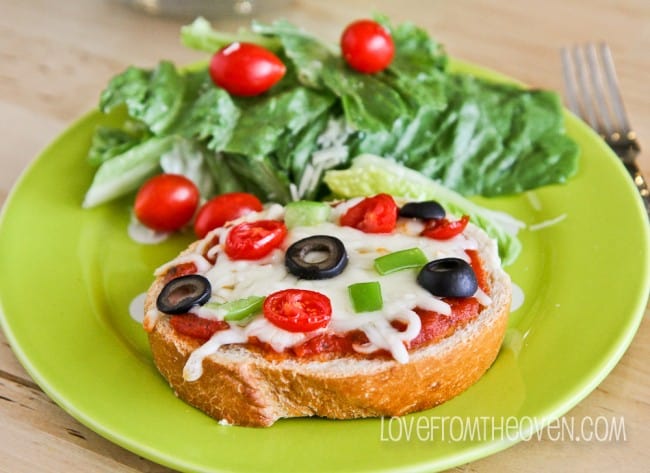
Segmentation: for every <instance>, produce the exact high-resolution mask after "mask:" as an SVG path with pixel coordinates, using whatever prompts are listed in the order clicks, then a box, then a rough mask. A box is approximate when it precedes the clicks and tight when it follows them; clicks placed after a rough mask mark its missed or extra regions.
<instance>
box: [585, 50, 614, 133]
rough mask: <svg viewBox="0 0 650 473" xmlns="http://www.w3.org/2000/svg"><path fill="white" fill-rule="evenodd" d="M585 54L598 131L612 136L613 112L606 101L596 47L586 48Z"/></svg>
mask: <svg viewBox="0 0 650 473" xmlns="http://www.w3.org/2000/svg"><path fill="white" fill-rule="evenodd" d="M584 54H585V56H586V57H587V65H588V67H589V77H590V78H591V87H592V91H593V97H594V99H595V103H596V107H597V113H596V120H597V121H598V130H599V131H600V132H601V133H603V134H605V136H611V135H612V133H613V132H614V128H613V127H612V122H611V121H610V117H611V111H610V108H609V106H608V104H607V101H606V100H605V95H604V87H603V80H602V74H601V73H600V70H601V68H600V67H599V65H598V60H597V59H596V47H595V46H594V45H593V43H589V44H586V45H585V46H584Z"/></svg>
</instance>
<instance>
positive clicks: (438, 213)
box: [399, 200, 445, 220]
mask: <svg viewBox="0 0 650 473" xmlns="http://www.w3.org/2000/svg"><path fill="white" fill-rule="evenodd" d="M399 216H400V217H406V218H421V219H424V220H429V219H432V218H436V219H437V218H445V209H444V208H443V207H442V205H440V204H439V203H438V202H436V201H435V200H427V201H424V202H409V203H408V204H404V205H403V206H402V208H401V209H399Z"/></svg>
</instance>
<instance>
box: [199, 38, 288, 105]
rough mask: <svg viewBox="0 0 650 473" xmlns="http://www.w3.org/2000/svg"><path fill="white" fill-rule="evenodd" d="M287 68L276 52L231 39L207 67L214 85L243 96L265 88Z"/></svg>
mask: <svg viewBox="0 0 650 473" xmlns="http://www.w3.org/2000/svg"><path fill="white" fill-rule="evenodd" d="M286 70H287V68H286V67H285V65H284V63H283V62H282V61H281V60H280V59H279V58H278V57H277V56H276V55H275V54H273V53H272V52H271V51H269V50H268V49H265V48H263V47H262V46H258V45H256V44H251V43H232V44H230V45H228V46H226V47H225V48H222V49H220V50H219V51H217V52H216V53H215V54H214V56H212V60H211V61H210V69H209V71H210V77H211V78H212V81H213V82H214V83H215V84H216V85H218V86H219V87H222V88H224V89H225V90H226V91H228V92H230V93H231V94H233V95H239V96H242V97H250V96H253V95H259V94H261V93H263V92H266V91H267V90H269V89H270V88H271V87H273V86H274V85H275V84H276V83H277V82H278V81H279V80H280V79H282V77H283V76H284V73H285V72H286Z"/></svg>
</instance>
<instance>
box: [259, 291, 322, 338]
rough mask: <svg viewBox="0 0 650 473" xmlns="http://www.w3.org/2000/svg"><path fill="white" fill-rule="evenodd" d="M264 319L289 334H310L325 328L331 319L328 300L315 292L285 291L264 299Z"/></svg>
mask: <svg viewBox="0 0 650 473" xmlns="http://www.w3.org/2000/svg"><path fill="white" fill-rule="evenodd" d="M262 311H263V312H264V317H266V319H267V320H268V321H269V322H271V323H272V324H273V325H275V326H277V327H280V328H281V329H284V330H287V331H289V332H311V331H313V330H316V329H318V328H322V327H325V326H326V325H327V324H328V323H329V321H330V319H331V318H332V305H331V303H330V300H329V298H328V297H327V296H326V295H324V294H321V293H320V292H316V291H308V290H304V289H285V290H283V291H278V292H274V293H273V294H270V295H268V296H267V297H266V299H264V304H263V306H262Z"/></svg>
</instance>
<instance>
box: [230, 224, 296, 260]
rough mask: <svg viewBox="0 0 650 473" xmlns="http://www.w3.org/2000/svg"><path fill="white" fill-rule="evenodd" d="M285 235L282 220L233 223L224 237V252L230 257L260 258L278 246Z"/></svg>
mask: <svg viewBox="0 0 650 473" xmlns="http://www.w3.org/2000/svg"><path fill="white" fill-rule="evenodd" d="M286 235H287V227H286V226H285V224H284V222H279V221H278V220H257V221H255V222H244V223H240V224H239V225H235V226H234V227H233V228H232V229H231V230H230V232H228V237H227V238H226V246H225V250H226V254H227V255H228V256H230V258H231V259H251V260H255V259H260V258H261V257H263V256H266V255H268V254H269V253H270V252H271V251H272V250H274V249H275V248H277V247H278V246H280V244H281V243H282V241H283V240H284V237H285V236H286Z"/></svg>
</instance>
